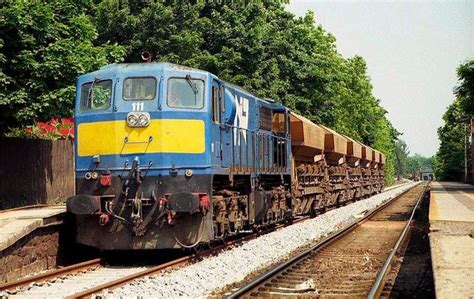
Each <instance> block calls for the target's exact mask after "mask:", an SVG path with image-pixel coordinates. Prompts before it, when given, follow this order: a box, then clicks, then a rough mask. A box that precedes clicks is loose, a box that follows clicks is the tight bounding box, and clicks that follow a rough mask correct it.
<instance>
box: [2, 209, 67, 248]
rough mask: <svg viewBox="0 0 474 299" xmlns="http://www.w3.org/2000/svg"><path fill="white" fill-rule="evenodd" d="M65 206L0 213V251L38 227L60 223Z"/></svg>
mask: <svg viewBox="0 0 474 299" xmlns="http://www.w3.org/2000/svg"><path fill="white" fill-rule="evenodd" d="M65 213H66V206H65V205H58V206H39V207H30V208H17V209H12V210H6V211H0V251H3V250H5V249H6V248H8V247H10V246H11V245H13V244H14V243H15V242H17V241H18V240H20V239H21V238H23V237H25V236H27V235H28V234H30V233H31V232H33V231H34V230H36V229H37V228H40V227H46V226H50V225H56V224H60V223H62V218H63V216H64V215H65Z"/></svg>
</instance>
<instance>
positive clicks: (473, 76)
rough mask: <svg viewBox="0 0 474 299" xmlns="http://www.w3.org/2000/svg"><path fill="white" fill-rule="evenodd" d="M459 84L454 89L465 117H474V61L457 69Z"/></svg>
mask: <svg viewBox="0 0 474 299" xmlns="http://www.w3.org/2000/svg"><path fill="white" fill-rule="evenodd" d="M457 74H458V80H459V84H458V86H457V87H456V88H455V89H454V94H455V95H456V96H457V97H458V99H459V101H460V105H461V107H462V110H463V111H464V115H466V116H472V115H474V59H472V60H469V61H467V62H466V63H464V64H461V65H460V66H459V67H458V69H457Z"/></svg>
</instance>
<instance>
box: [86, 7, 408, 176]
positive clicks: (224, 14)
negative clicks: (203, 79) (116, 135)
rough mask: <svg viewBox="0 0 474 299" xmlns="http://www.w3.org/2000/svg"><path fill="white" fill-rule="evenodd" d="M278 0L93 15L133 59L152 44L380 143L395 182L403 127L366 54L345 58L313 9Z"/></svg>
mask: <svg viewBox="0 0 474 299" xmlns="http://www.w3.org/2000/svg"><path fill="white" fill-rule="evenodd" d="M279 2H281V1H259V2H257V1H255V2H250V3H248V4H247V5H241V4H239V3H237V2H228V3H224V4H223V3H217V2H213V1H209V2H203V3H201V2H198V3H194V4H193V3H186V4H181V5H173V4H170V3H167V2H161V1H156V2H144V1H138V0H129V1H118V0H105V1H102V2H101V3H100V4H99V5H98V6H97V7H96V10H95V12H94V19H95V21H96V24H97V28H98V32H99V33H100V34H99V38H98V40H99V42H101V43H105V42H113V43H117V44H120V45H122V46H124V47H125V49H126V60H127V61H139V59H140V58H139V57H140V53H141V52H142V51H144V50H147V51H150V52H152V53H153V54H154V56H155V57H156V60H158V61H170V62H175V63H179V64H183V65H187V66H191V67H196V68H200V69H204V70H207V71H210V72H212V73H214V74H216V75H217V76H219V77H220V78H222V79H224V80H227V81H229V82H232V83H234V84H237V85H240V86H242V87H244V88H245V89H247V90H249V91H250V92H253V93H255V94H256V95H258V96H260V97H262V98H273V99H275V100H276V101H277V102H280V103H282V104H284V105H286V106H288V107H290V108H291V109H292V110H293V111H295V112H297V113H300V114H302V115H304V116H306V117H308V118H309V119H311V120H313V121H315V122H316V123H322V124H324V125H327V126H329V127H332V128H334V129H336V130H337V131H339V132H341V133H343V134H346V135H348V136H350V137H352V138H354V139H356V140H359V141H361V142H363V143H365V144H367V145H369V146H373V147H375V148H377V149H379V150H380V151H382V152H383V153H384V154H385V155H386V156H387V160H388V161H387V166H386V173H387V181H388V182H389V183H390V182H391V181H392V180H393V172H394V171H393V169H394V168H393V158H394V147H395V139H396V138H397V136H398V135H399V133H398V132H397V131H396V130H395V128H394V127H393V126H392V124H391V123H390V122H389V121H388V119H387V118H386V116H385V114H386V111H385V110H384V109H383V108H382V107H381V106H380V101H379V100H377V99H376V98H375V97H374V96H373V94H372V85H371V83H370V79H369V76H368V74H367V67H366V63H365V61H364V59H363V58H362V57H360V56H355V57H353V58H349V59H345V58H344V57H342V56H341V55H340V54H339V53H338V52H337V48H336V43H335V41H336V40H335V38H334V36H332V35H331V34H330V33H328V32H326V31H325V30H324V29H323V28H322V27H321V26H316V25H315V23H314V21H315V16H314V14H313V13H312V12H308V13H307V14H306V15H305V16H304V17H301V18H296V17H295V16H294V15H293V14H291V13H289V12H287V11H286V10H285V9H284V6H283V5H282V4H281V3H279Z"/></svg>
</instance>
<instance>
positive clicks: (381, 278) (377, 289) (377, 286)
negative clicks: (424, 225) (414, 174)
mask: <svg viewBox="0 0 474 299" xmlns="http://www.w3.org/2000/svg"><path fill="white" fill-rule="evenodd" d="M430 183H431V182H428V184H426V186H425V188H424V189H423V191H422V192H421V194H420V196H419V197H418V200H417V201H416V204H415V207H414V208H413V211H412V212H411V215H410V218H409V219H408V221H407V223H406V225H405V227H404V228H403V231H402V233H401V234H400V237H399V238H398V240H397V243H395V246H394V247H393V248H392V251H391V252H390V254H389V256H388V258H387V259H386V260H385V263H384V265H383V267H382V270H380V272H379V274H378V275H377V278H376V279H375V283H374V285H373V286H372V289H371V290H370V292H369V295H368V296H367V298H370V299H372V298H380V295H381V294H382V291H383V288H384V286H385V278H386V277H387V275H388V273H389V271H390V269H391V265H392V263H393V258H394V257H395V254H396V253H397V252H398V251H399V249H400V247H401V245H402V244H404V242H405V239H406V237H407V236H408V231H409V229H410V227H411V224H412V223H413V218H414V217H415V212H416V210H417V208H418V206H419V205H420V203H421V201H422V200H423V198H424V196H425V194H426V191H427V190H428V188H429V186H430Z"/></svg>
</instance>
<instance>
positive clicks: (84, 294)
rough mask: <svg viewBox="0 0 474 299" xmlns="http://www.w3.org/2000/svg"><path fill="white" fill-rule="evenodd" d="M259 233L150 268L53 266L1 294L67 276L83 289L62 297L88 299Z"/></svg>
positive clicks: (15, 293)
mask: <svg viewBox="0 0 474 299" xmlns="http://www.w3.org/2000/svg"><path fill="white" fill-rule="evenodd" d="M307 218H309V217H301V218H298V219H296V220H294V221H293V222H292V223H297V222H300V221H304V220H305V219H307ZM284 226H286V224H281V225H279V226H277V227H276V229H280V228H282V227H284ZM263 234H264V233H263ZM260 235H262V233H260V234H252V235H248V236H245V237H242V238H239V239H236V240H233V241H229V242H226V243H225V244H223V245H220V246H217V247H215V248H211V249H209V250H204V251H202V252H198V253H194V254H191V255H188V256H184V257H181V258H178V259H174V260H172V261H169V262H166V263H163V264H160V265H157V266H152V267H128V268H124V267H114V266H104V265H103V264H104V261H103V260H102V259H99V258H98V259H93V260H90V261H86V262H82V263H78V264H74V265H71V266H67V267H64V268H59V269H54V270H51V271H48V272H44V273H40V274H37V275H33V276H30V277H26V278H23V279H20V280H18V281H14V282H11V283H7V284H4V285H0V294H1V292H2V291H3V292H6V293H9V294H11V295H12V297H16V296H18V297H22V293H23V292H24V290H28V289H30V288H31V287H33V286H41V285H43V284H47V283H54V282H56V281H58V280H63V279H66V278H67V277H68V276H77V280H78V281H77V282H75V281H72V282H70V283H71V284H72V287H71V288H68V289H69V290H74V289H82V290H80V291H75V292H73V293H70V294H69V295H67V296H64V297H68V298H89V297H91V296H92V295H93V294H96V293H100V292H102V291H104V290H108V289H114V288H117V287H120V286H122V285H124V284H127V283H129V282H131V281H133V280H135V279H138V278H141V277H145V276H148V275H152V274H155V273H158V272H161V271H165V270H171V269H173V268H177V267H180V266H183V265H186V264H189V263H193V262H195V261H198V260H200V259H202V258H205V257H207V256H211V255H214V254H217V253H218V252H220V251H222V250H225V249H227V248H230V247H232V246H237V245H239V244H242V243H244V242H246V241H249V240H251V239H254V238H257V237H259V236H260ZM104 277H106V278H107V280H108V281H107V282H104V283H100V281H101V280H103V278H104ZM97 278H101V279H97ZM81 285H82V286H81ZM91 285H93V287H90V286H91ZM61 288H62V289H64V286H61ZM58 291H59V293H58V295H61V294H63V293H64V291H63V290H58ZM35 293H36V292H34V291H33V292H28V294H27V297H31V295H33V294H35ZM60 293H61V294H60ZM39 294H42V295H44V294H45V293H44V292H42V291H39ZM58 297H61V296H58Z"/></svg>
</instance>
